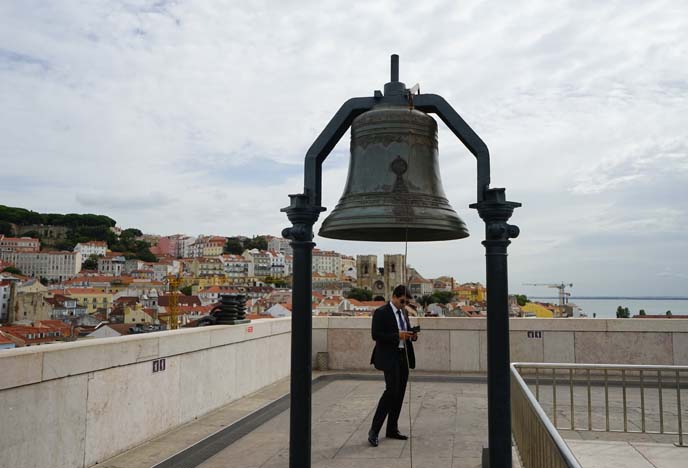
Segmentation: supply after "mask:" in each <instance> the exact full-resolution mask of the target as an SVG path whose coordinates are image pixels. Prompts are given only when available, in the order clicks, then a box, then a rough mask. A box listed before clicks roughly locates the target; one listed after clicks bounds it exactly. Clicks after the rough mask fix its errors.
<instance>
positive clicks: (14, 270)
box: [2, 266, 23, 275]
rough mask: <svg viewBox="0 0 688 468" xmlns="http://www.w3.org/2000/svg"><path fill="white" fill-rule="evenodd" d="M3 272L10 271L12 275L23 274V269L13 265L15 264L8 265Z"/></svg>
mask: <svg viewBox="0 0 688 468" xmlns="http://www.w3.org/2000/svg"><path fill="white" fill-rule="evenodd" d="M2 272H3V273H10V274H12V275H23V273H22V272H21V270H20V269H19V268H16V267H13V266H8V267H7V268H5V269H4V270H2Z"/></svg>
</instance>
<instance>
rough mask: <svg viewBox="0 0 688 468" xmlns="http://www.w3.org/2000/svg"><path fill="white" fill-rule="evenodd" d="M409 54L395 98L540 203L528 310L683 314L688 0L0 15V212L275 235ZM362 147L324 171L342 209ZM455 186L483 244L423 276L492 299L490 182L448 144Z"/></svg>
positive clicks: (458, 245)
mask: <svg viewBox="0 0 688 468" xmlns="http://www.w3.org/2000/svg"><path fill="white" fill-rule="evenodd" d="M392 53H398V54H399V55H400V63H401V66H400V69H401V73H400V75H401V80H402V81H404V82H406V84H407V85H408V86H409V87H410V86H411V85H413V84H415V83H420V85H421V91H423V92H428V93H436V94H440V95H442V96H444V97H445V98H446V99H447V100H448V101H449V102H450V103H451V104H452V105H453V106H454V108H455V109H456V110H457V111H458V112H459V113H460V114H461V115H462V116H463V117H464V119H465V120H466V121H467V122H468V123H469V124H470V125H471V126H472V127H473V128H474V129H475V130H476V132H477V133H478V134H479V135H480V136H481V137H482V138H483V140H484V141H485V142H486V143H487V145H488V146H489V148H490V151H491V155H492V186H493V187H506V188H507V197H508V199H509V200H512V201H519V202H522V203H523V207H522V208H520V209H518V210H516V212H515V214H514V216H513V218H512V220H511V221H512V222H513V223H514V224H517V225H518V226H519V227H520V228H521V236H520V237H519V238H518V239H515V240H514V241H513V242H512V244H511V246H510V249H509V251H510V257H509V268H510V288H509V289H510V290H511V291H512V292H523V293H526V294H529V295H543V294H553V293H555V292H556V291H555V290H548V289H543V288H535V287H527V286H523V283H530V282H537V283H541V282H545V283H550V282H560V281H564V282H567V283H573V284H574V288H573V293H574V295H687V296H688V268H687V265H688V235H687V234H686V230H687V227H688V216H687V208H686V204H687V199H688V188H687V187H688V136H687V134H688V2H686V1H685V0H665V1H662V0H648V1H640V0H619V1H602V0H575V1H556V0H531V1H521V0H518V1H516V0H512V1H463V0H461V1H457V0H450V1H430V0H424V1H413V2H400V1H388V2H375V1H366V2H352V1H341V2H339V1H337V2H335V1H314V2H305V1H285V0H281V1H263V2H258V1H251V2H240V1H134V0H131V1H114V0H107V1H100V2H98V1H92V2H83V1H67V0H62V1H59V2H45V1H43V0H40V1H29V0H9V1H3V2H1V3H0V109H1V112H2V117H1V118H0V157H1V158H2V159H1V165H0V204H5V205H10V206H19V207H24V208H28V209H31V210H35V211H39V212H58V213H67V212H78V213H85V212H91V213H99V214H105V215H108V216H111V217H112V218H114V219H116V220H117V222H118V225H120V226H122V227H138V228H140V229H142V230H143V231H145V232H149V233H156V234H164V235H166V234H173V233H178V232H183V233H188V234H192V235H197V234H200V233H204V234H219V235H226V236H230V235H237V234H243V235H254V234H272V235H279V233H280V231H281V229H283V228H284V227H287V226H288V225H289V223H288V221H287V219H286V216H285V215H284V214H283V213H280V212H279V209H280V208H282V207H284V206H286V205H288V197H287V195H288V194H289V193H297V192H301V191H302V188H303V176H302V173H303V156H304V154H305V151H306V150H307V148H308V147H309V146H310V145H311V143H312V142H313V140H314V139H315V138H316V136H317V135H318V134H319V132H320V131H321V130H322V128H323V127H324V126H325V125H326V124H327V122H328V121H329V119H330V118H331V117H332V115H333V114H334V112H335V111H336V110H337V109H338V108H339V106H340V105H341V104H342V103H343V102H344V101H345V100H346V99H348V98H350V97H354V96H370V95H372V93H373V91H374V90H375V89H381V88H382V86H383V84H384V83H385V82H386V81H388V77H389V55H390V54H392ZM348 139H349V136H348V134H347V135H346V136H345V137H344V138H343V139H342V141H341V142H340V144H339V145H338V146H337V147H336V148H335V150H334V151H333V152H332V154H331V155H330V157H329V158H328V159H327V161H326V163H325V166H324V176H323V177H324V194H323V204H324V205H325V206H327V207H328V208H329V209H332V208H333V207H334V205H335V204H336V202H337V200H338V199H339V196H340V195H341V192H342V189H343V185H344V181H345V177H346V172H347V165H348V144H349V142H348ZM440 166H441V173H442V178H443V183H444V188H445V191H446V192H447V196H448V198H449V200H450V203H451V204H452V206H453V207H454V208H455V209H456V210H457V212H458V213H459V215H460V216H461V217H462V218H463V219H464V220H465V221H466V223H467V225H468V227H469V230H470V231H471V237H469V238H468V239H464V240H457V241H449V242H437V243H418V244H410V245H409V250H408V252H409V254H408V261H409V263H410V264H411V265H413V266H414V267H416V268H418V269H419V270H420V272H421V273H423V274H424V275H425V276H426V277H434V276H439V275H452V276H454V277H455V278H456V279H457V280H459V281H462V282H465V281H484V278H485V274H484V270H485V262H484V248H483V247H482V245H481V244H480V241H481V240H482V239H483V224H482V221H481V220H480V219H479V218H478V215H477V213H476V212H475V211H474V210H470V209H469V208H468V205H469V204H470V203H472V202H474V201H475V184H476V173H475V160H474V158H473V157H472V156H471V155H470V154H469V153H468V152H467V150H465V149H464V148H463V147H462V145H461V144H460V142H459V141H458V140H457V139H456V138H455V137H454V136H453V135H451V134H450V133H449V132H448V131H447V130H446V129H445V128H444V126H443V124H441V123H440ZM323 217H324V216H323ZM321 220H322V217H321ZM318 227H319V226H316V229H317V228H318ZM315 240H316V242H317V243H318V246H319V247H320V248H323V249H335V250H337V251H340V252H343V253H346V254H350V255H355V254H357V253H378V254H383V253H397V252H403V249H404V246H403V245H402V244H394V243H383V244H379V243H360V242H344V241H333V240H329V239H324V238H319V237H317V236H316V239H315ZM380 260H382V258H381V257H380Z"/></svg>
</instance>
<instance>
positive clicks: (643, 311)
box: [638, 309, 647, 316]
mask: <svg viewBox="0 0 688 468" xmlns="http://www.w3.org/2000/svg"><path fill="white" fill-rule="evenodd" d="M638 315H641V316H642V315H647V314H646V313H645V309H640V310H639V311H638Z"/></svg>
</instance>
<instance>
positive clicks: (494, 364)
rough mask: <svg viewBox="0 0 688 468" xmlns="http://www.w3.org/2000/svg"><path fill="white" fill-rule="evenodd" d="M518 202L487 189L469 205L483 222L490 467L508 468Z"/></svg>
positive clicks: (496, 190) (509, 465) (496, 191)
mask: <svg viewBox="0 0 688 468" xmlns="http://www.w3.org/2000/svg"><path fill="white" fill-rule="evenodd" d="M518 206H521V204H520V203H515V202H507V201H506V199H505V194H504V189H489V190H487V192H486V194H485V199H484V200H483V201H482V202H479V203H475V204H473V205H471V208H476V209H477V210H478V213H479V214H480V217H481V218H482V219H483V220H484V221H485V241H483V245H484V246H485V264H486V283H487V284H486V287H487V417H488V437H489V442H488V444H489V448H488V450H489V467H490V468H507V467H508V468H511V466H512V459H511V394H510V382H509V380H510V375H509V364H510V357H509V284H508V275H507V247H508V246H509V244H510V243H511V242H510V241H509V238H512V237H517V236H518V233H519V230H518V227H516V226H512V225H509V224H507V221H508V220H509V218H510V217H511V214H512V213H513V211H514V208H516V207H518Z"/></svg>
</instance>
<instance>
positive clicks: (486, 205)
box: [470, 188, 521, 245]
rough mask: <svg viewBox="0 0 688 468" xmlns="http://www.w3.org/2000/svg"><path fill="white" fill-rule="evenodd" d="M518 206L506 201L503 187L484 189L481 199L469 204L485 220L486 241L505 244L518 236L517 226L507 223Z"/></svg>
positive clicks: (516, 203)
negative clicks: (483, 196)
mask: <svg viewBox="0 0 688 468" xmlns="http://www.w3.org/2000/svg"><path fill="white" fill-rule="evenodd" d="M520 206H521V204H520V203H518V202H510V201H506V190H505V189H503V188H494V189H488V190H486V191H485V198H484V199H483V200H482V201H479V202H478V203H473V204H471V205H470V207H471V208H473V209H476V210H478V214H479V215H480V217H481V218H482V219H483V221H485V240H486V242H490V241H497V242H506V243H507V245H508V242H509V239H514V238H516V237H518V235H519V233H520V230H519V228H518V226H515V225H513V224H508V223H507V221H508V220H509V218H511V215H512V214H513V212H514V209H516V208H518V207H520Z"/></svg>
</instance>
